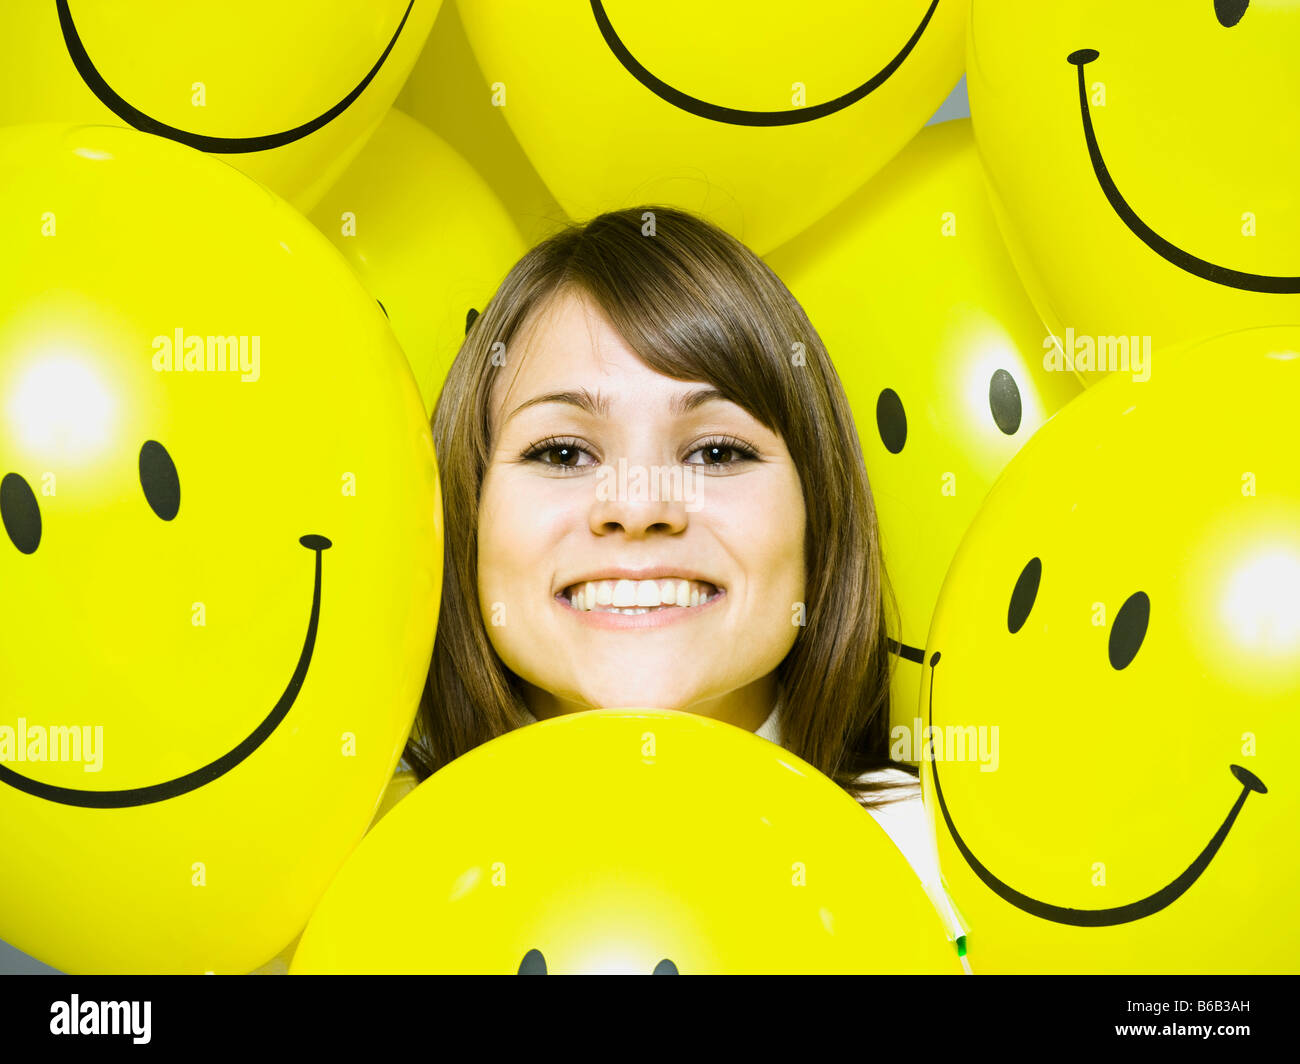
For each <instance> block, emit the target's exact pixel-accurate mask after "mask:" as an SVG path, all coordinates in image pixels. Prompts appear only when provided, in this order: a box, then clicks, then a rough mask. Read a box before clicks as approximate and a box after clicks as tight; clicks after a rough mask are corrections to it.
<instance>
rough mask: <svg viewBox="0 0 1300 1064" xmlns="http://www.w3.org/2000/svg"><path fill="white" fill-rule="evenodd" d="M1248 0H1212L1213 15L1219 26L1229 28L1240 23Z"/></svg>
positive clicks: (1248, 4)
mask: <svg viewBox="0 0 1300 1064" xmlns="http://www.w3.org/2000/svg"><path fill="white" fill-rule="evenodd" d="M1248 7H1250V0H1214V14H1215V16H1216V17H1217V18H1218V20H1219V25H1220V26H1225V27H1228V28H1231V27H1233V26H1235V25H1236V24H1237V23H1238V22H1240V21H1241V19H1242V16H1243V15H1245V14H1246V8H1248Z"/></svg>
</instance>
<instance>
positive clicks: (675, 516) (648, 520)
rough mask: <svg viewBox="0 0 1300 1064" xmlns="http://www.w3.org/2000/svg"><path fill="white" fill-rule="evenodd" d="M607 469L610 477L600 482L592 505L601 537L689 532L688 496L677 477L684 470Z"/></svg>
mask: <svg viewBox="0 0 1300 1064" xmlns="http://www.w3.org/2000/svg"><path fill="white" fill-rule="evenodd" d="M606 468H607V469H609V471H610V472H609V475H607V476H601V477H599V478H598V479H597V483H596V495H595V498H594V499H593V501H592V505H591V511H590V525H591V530H592V532H594V533H595V534H596V535H598V536H603V535H608V534H611V533H615V532H622V533H623V534H624V535H627V536H633V537H641V536H645V535H648V534H649V533H651V532H666V533H676V532H683V531H685V529H686V523H687V518H686V513H687V507H686V496H685V493H684V492H683V490H682V485H681V484H679V483H675V481H674V477H673V474H674V473H676V474H677V476H678V477H680V476H681V473H680V467H678V468H676V469H672V468H665V469H660V468H659V467H637V466H631V467H629V466H627V465H626V464H624V463H619V464H618V466H617V467H614V466H610V467H606ZM603 472H604V470H602V473H603Z"/></svg>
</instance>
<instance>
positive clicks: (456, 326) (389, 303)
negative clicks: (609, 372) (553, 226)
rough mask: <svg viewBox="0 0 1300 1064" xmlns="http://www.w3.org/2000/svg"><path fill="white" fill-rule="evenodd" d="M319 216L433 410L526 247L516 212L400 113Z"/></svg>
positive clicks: (316, 219) (383, 126)
mask: <svg viewBox="0 0 1300 1064" xmlns="http://www.w3.org/2000/svg"><path fill="white" fill-rule="evenodd" d="M311 218H312V221H313V222H315V223H316V225H317V226H318V227H319V228H320V230H321V231H322V232H323V233H324V234H325V235H326V236H328V237H329V238H330V239H331V240H332V241H333V242H334V245H335V247H337V248H338V249H339V250H340V251H342V252H343V254H344V255H345V256H347V259H348V261H349V262H351V263H352V267H353V269H355V270H356V271H357V275H358V276H359V277H360V278H361V282H362V284H364V285H365V286H366V289H367V290H368V291H369V292H370V293H371V295H373V296H374V297H375V298H376V299H378V300H379V303H380V305H381V306H382V307H383V308H384V312H385V313H386V314H387V315H388V318H389V321H390V323H391V324H392V327H393V332H394V333H396V334H397V339H398V341H399V342H400V343H401V345H402V349H403V350H404V351H405V352H406V357H407V360H408V361H409V362H410V363H411V369H412V370H413V371H414V373H415V379H416V382H417V383H418V384H419V386H420V394H421V396H422V397H423V399H424V406H425V409H426V410H427V411H428V412H429V413H432V412H433V407H434V404H435V403H436V402H437V400H438V393H439V392H440V391H441V390H442V382H443V380H444V379H445V378H446V376H447V370H448V369H450V368H451V363H452V360H453V359H454V358H455V357H456V352H457V351H459V350H460V344H461V341H462V340H463V339H464V338H465V331H466V329H467V328H468V322H469V321H470V320H472V318H473V316H474V315H475V314H477V313H478V312H479V311H482V310H483V308H484V307H485V306H486V305H487V302H488V300H489V299H491V298H492V294H493V293H494V292H495V291H496V290H497V286H498V285H499V284H500V283H501V280H502V278H504V277H505V275H506V274H507V273H509V272H510V267H511V266H513V265H514V264H515V263H516V262H517V261H518V260H519V259H520V258H521V257H522V256H523V254H524V252H525V251H526V250H527V248H525V247H524V242H523V239H522V237H520V235H519V231H518V230H517V229H516V228H515V226H514V223H513V222H512V221H511V220H510V216H509V215H508V214H507V213H506V210H505V208H504V207H502V205H501V202H500V201H499V200H498V199H497V198H496V196H495V195H494V194H493V192H492V190H491V189H490V188H488V186H487V184H486V183H485V182H484V181H483V179H482V178H481V177H479V175H478V174H477V173H475V172H474V170H473V168H472V167H471V166H470V165H469V164H468V163H467V162H465V160H464V159H462V158H461V157H460V155H458V154H457V153H456V152H455V151H454V150H453V149H452V148H451V147H450V146H449V145H448V144H447V142H446V141H444V140H443V139H442V138H441V137H439V136H437V135H436V134H434V133H431V132H429V130H427V129H425V128H424V127H423V126H421V125H420V123H418V122H417V121H415V119H413V118H410V117H408V116H407V115H404V114H402V112H401V111H398V110H396V109H394V110H391V111H389V112H388V114H387V116H386V117H385V118H384V121H383V122H382V123H381V124H380V126H379V129H378V130H377V131H376V132H375V135H374V136H373V137H371V139H370V142H369V143H368V144H367V145H366V147H365V150H364V151H362V153H361V154H360V155H359V156H358V157H357V158H356V160H355V161H354V162H353V163H352V165H351V166H350V167H349V168H348V170H347V172H346V173H345V174H344V175H343V177H342V178H340V179H339V181H338V183H337V184H336V185H335V186H334V187H333V188H331V189H330V191H329V192H328V194H327V195H326V196H325V199H324V200H323V201H322V202H321V204H320V206H318V207H317V209H316V210H315V211H314V212H313V213H312V216H311Z"/></svg>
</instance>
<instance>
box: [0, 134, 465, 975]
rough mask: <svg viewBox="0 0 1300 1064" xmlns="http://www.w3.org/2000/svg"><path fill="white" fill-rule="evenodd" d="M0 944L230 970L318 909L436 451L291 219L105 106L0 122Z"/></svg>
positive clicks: (378, 740) (367, 320) (388, 734)
mask: <svg viewBox="0 0 1300 1064" xmlns="http://www.w3.org/2000/svg"><path fill="white" fill-rule="evenodd" d="M0 228H2V229H3V230H4V232H5V234H6V237H5V242H4V245H3V249H2V250H0V281H2V283H0V517H3V535H0V586H3V587H4V596H5V606H6V608H5V610H4V612H3V615H0V690H3V691H4V701H3V705H2V706H0V939H4V940H6V941H8V942H10V943H12V944H13V945H15V946H17V947H18V948H20V949H22V950H24V951H25V952H27V953H30V954H32V955H33V956H35V957H37V958H39V959H41V960H43V961H45V962H47V963H49V964H51V965H54V966H55V967H56V968H59V969H61V970H63V971H67V972H111V973H117V972H157V971H162V972H199V973H201V972H206V971H215V972H246V971H249V970H250V969H252V968H254V967H256V966H257V965H258V964H260V963H262V962H263V961H265V960H266V959H267V958H268V957H272V956H274V955H275V953H276V952H277V951H278V950H279V949H280V948H281V947H283V946H284V945H285V943H287V942H289V941H290V940H291V939H292V938H293V937H294V935H295V934H296V933H297V932H298V931H299V930H300V929H301V928H302V927H303V925H304V924H305V923H306V920H307V917H308V916H309V915H310V912H311V909H312V906H313V905H314V903H315V901H316V900H317V898H318V897H319V895H320V893H321V892H322V891H323V890H324V888H325V886H326V885H327V883H328V882H329V880H330V878H331V877H332V876H333V874H334V872H335V870H336V869H337V868H338V866H339V864H340V863H341V862H342V860H343V858H344V856H345V855H346V854H347V852H348V851H349V850H350V849H351V848H352V847H353V846H354V845H355V844H356V842H357V840H358V839H360V837H361V835H362V833H363V832H364V831H365V829H366V826H367V824H368V823H369V821H370V819H371V815H372V814H373V813H374V812H375V808H376V806H377V805H378V803H379V801H380V798H381V795H382V794H383V792H384V788H385V785H386V784H387V782H388V780H389V777H390V775H391V773H392V771H393V767H394V765H395V764H396V762H397V759H398V756H399V753H400V751H401V749H402V746H403V743H404V742H405V738H406V735H407V733H408V731H409V728H410V725H411V721H412V719H413V716H414V711H415V706H416V701H417V699H418V696H419V692H420V689H421V687H422V685H423V682H424V679H425V674H426V670H427V668H428V662H429V656H430V652H431V648H432V645H433V632H434V626H435V624H436V617H437V604H438V598H439V587H440V574H441V543H442V540H441V524H440V509H441V507H440V499H439V495H438V482H437V473H436V467H435V465H434V456H433V449H432V441H431V437H430V433H429V430H428V426H427V424H426V422H425V419H424V412H423V409H422V407H421V404H420V399H419V395H418V393H417V391H416V388H415V383H414V381H413V379H412V378H411V375H410V370H409V369H408V368H407V366H406V362H405V360H404V359H403V357H402V354H401V351H400V350H399V349H398V347H397V344H396V342H395V341H394V339H393V337H392V334H391V332H390V330H389V328H388V325H387V322H386V321H385V319H384V316H383V314H382V313H381V312H380V310H379V308H378V307H377V306H376V305H375V303H374V300H373V299H372V298H371V297H370V296H369V295H368V294H367V293H366V292H365V291H364V290H363V289H362V288H361V286H360V285H359V284H358V283H357V282H356V280H355V279H354V277H353V276H352V274H351V271H350V270H349V269H348V267H347V264H346V263H345V262H344V261H343V260H342V259H341V258H340V257H339V255H338V254H337V252H335V251H334V250H333V248H331V247H330V246H329V244H328V242H327V241H326V240H325V239H324V238H323V237H322V236H321V235H320V234H319V233H318V232H316V230H315V229H313V228H312V226H311V225H310V224H309V223H308V222H307V221H306V220H305V219H304V218H302V217H301V216H300V215H299V214H298V213H297V212H296V211H294V210H293V209H292V208H290V207H289V206H288V205H287V204H286V203H284V202H283V201H282V200H280V199H278V198H277V197H275V196H274V195H272V194H271V193H270V192H268V191H267V190H266V189H265V188H264V187H262V186H260V185H258V184H257V183H255V182H253V181H250V180H249V179H248V178H247V177H245V176H244V175H242V174H240V173H239V172H238V171H237V170H234V169H232V168H231V167H229V166H225V165H223V164H221V163H220V162H218V161H216V160H214V159H211V158H209V157H207V156H205V155H202V154H201V153H199V152H195V151H193V150H192V149H190V148H186V147H183V146H181V145H178V144H174V143H172V142H170V141H167V140H164V139H161V138H158V137H152V136H146V135H145V134H143V133H138V132H136V131H134V130H128V129H124V128H120V127H111V126H93V127H60V126H14V127H9V128H7V129H5V130H3V131H0Z"/></svg>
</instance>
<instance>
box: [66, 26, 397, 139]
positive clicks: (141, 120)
mask: <svg viewBox="0 0 1300 1064" xmlns="http://www.w3.org/2000/svg"><path fill="white" fill-rule="evenodd" d="M55 4H56V6H57V7H58V10H59V26H60V28H61V29H62V30H63V43H64V45H65V47H66V48H67V49H68V57H69V58H70V59H71V60H72V65H73V66H75V67H76V68H77V73H78V74H80V75H81V80H82V81H84V82H85V83H86V87H87V88H88V89H90V91H91V92H93V93H94V94H95V95H96V96H97V97H98V98H99V102H100V103H102V104H103V105H104V106H105V107H107V108H108V109H109V110H110V111H112V112H113V113H114V114H115V115H117V117H118V118H120V119H122V120H123V121H124V122H126V123H127V124H128V125H131V126H134V127H135V128H136V129H138V130H140V131H141V132H142V133H153V134H154V135H155V136H159V137H166V138H167V139H168V140H175V141H178V142H180V143H181V144H185V145H188V146H189V147H191V148H197V149H198V150H199V151H206V152H213V153H216V154H227V155H230V154H237V153H243V152H254V151H269V150H270V149H271V148H282V147H284V145H286V144H292V143H293V142H294V141H295V140H301V139H302V138H303V137H305V136H307V135H308V134H310V133H315V132H316V130H318V129H320V128H321V127H322V126H325V125H328V124H329V123H330V122H333V121H334V119H336V118H338V116H339V115H341V114H342V113H343V112H344V111H346V110H347V109H348V108H349V107H351V106H352V104H353V102H354V101H355V100H356V98H357V97H358V96H360V95H361V94H362V93H363V92H364V91H365V89H366V86H367V85H369V84H370V83H371V81H373V80H374V78H375V75H376V74H378V73H379V68H380V67H382V66H383V65H384V61H385V60H386V59H387V58H388V54H389V53H390V52H391V51H392V50H393V46H394V45H395V44H396V43H397V38H398V37H400V36H401V35H402V29H403V28H404V27H405V26H406V20H407V18H408V16H409V15H410V14H411V8H412V7H414V6H415V0H410V3H408V4H407V5H406V12H405V14H403V15H402V21H401V22H399V23H398V24H397V31H396V32H395V33H394V34H393V39H392V40H390V41H389V42H388V47H387V48H385V49H384V51H383V54H382V55H380V57H379V58H378V59H377V60H376V61H375V65H374V66H372V67H371V68H370V73H368V74H367V75H366V76H365V77H364V78H362V79H361V81H360V82H359V83H358V84H357V87H356V88H354V89H353V90H352V91H351V92H349V93H348V94H347V95H346V96H344V97H343V99H341V100H340V101H339V102H338V103H336V104H335V105H334V106H333V107H331V108H330V109H329V110H328V111H326V112H324V113H323V114H319V115H317V116H316V117H315V118H313V119H312V120H311V121H310V122H304V123H303V124H302V125H300V126H295V127H294V128H293V129H286V130H284V131H282V132H280V133H267V134H265V135H264V136H260V137H209V136H207V135H205V134H203V133H192V132H190V131H189V130H188V129H179V128H177V127H176V126H169V125H167V123H166V122H160V121H159V120H158V119H156V118H153V117H151V116H150V115H147V114H145V113H144V112H143V111H141V110H140V109H139V108H137V107H133V106H132V105H131V104H129V103H127V102H126V100H124V99H123V98H122V97H121V96H119V95H118V94H117V93H116V92H115V91H114V90H113V89H112V87H111V86H110V85H109V84H108V82H107V81H105V80H104V77H103V75H102V74H100V72H99V71H98V70H97V69H96V68H95V64H94V63H93V62H92V61H91V58H90V55H89V54H88V53H87V52H86V46H85V45H84V44H82V43H81V35H80V34H78V33H77V26H76V23H74V22H73V21H72V12H71V11H69V10H68V0H55Z"/></svg>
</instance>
